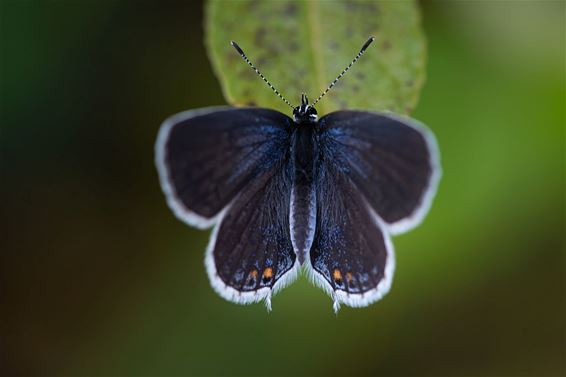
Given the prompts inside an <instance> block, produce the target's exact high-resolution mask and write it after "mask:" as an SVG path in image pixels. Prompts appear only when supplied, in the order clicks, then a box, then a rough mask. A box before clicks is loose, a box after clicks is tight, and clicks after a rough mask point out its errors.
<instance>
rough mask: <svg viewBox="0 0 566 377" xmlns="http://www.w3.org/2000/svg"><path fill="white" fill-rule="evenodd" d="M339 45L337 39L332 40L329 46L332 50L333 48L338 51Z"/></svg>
mask: <svg viewBox="0 0 566 377" xmlns="http://www.w3.org/2000/svg"><path fill="white" fill-rule="evenodd" d="M338 47H339V45H338V42H336V41H330V42H328V48H329V49H330V50H332V51H337V50H338Z"/></svg>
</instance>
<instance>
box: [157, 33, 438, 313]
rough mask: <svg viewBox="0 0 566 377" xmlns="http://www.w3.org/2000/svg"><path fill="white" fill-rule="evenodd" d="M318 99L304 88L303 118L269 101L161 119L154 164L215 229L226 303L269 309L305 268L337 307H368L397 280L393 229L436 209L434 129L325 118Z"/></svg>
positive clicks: (360, 114) (359, 117)
mask: <svg viewBox="0 0 566 377" xmlns="http://www.w3.org/2000/svg"><path fill="white" fill-rule="evenodd" d="M372 40H373V39H372V38H370V40H368V42H366V44H365V45H364V46H363V48H362V50H361V51H360V53H358V55H357V56H356V58H355V59H354V61H353V62H352V63H351V64H350V66H351V65H352V64H353V63H354V62H355V61H356V60H357V59H358V58H359V56H360V55H361V54H362V53H363V51H364V50H365V48H367V46H368V45H369V43H371V41H372ZM233 46H234V47H235V48H236V50H237V51H238V53H240V54H241V55H242V57H243V58H244V59H245V60H246V61H247V62H248V64H249V65H250V66H251V67H252V68H253V69H254V70H256V72H257V73H258V74H259V75H260V76H261V77H262V78H263V79H264V81H266V82H267V80H266V79H265V77H263V75H261V73H259V71H257V69H256V68H255V66H253V64H251V62H250V61H249V59H247V57H246V56H245V54H244V53H243V51H242V50H241V48H239V46H237V45H236V44H235V43H233ZM350 66H348V68H346V69H345V70H344V71H343V72H342V73H341V74H340V76H339V77H338V78H340V77H341V76H342V75H343V74H344V73H345V72H346V71H347V69H349V67H350ZM338 78H337V79H336V80H334V81H333V83H332V84H331V85H330V87H329V88H331V87H332V86H333V85H334V84H335V83H336V81H337V80H338ZM268 84H269V83H268ZM269 85H270V87H272V86H271V84H269ZM272 89H273V90H274V91H275V93H276V94H277V95H279V96H280V97H281V98H282V99H283V100H284V101H285V102H286V103H287V104H289V102H288V101H287V100H285V99H284V98H283V97H282V96H281V95H280V94H279V92H277V90H276V89H275V88H273V87H272ZM327 91H328V89H327V90H326V91H325V92H324V93H323V94H322V95H321V96H319V98H318V99H317V100H316V101H315V102H314V104H316V102H317V101H318V100H319V99H320V98H322V96H323V95H324V94H325V93H326V92H327ZM314 104H310V103H309V101H308V99H307V97H306V96H305V95H304V94H303V96H302V98H301V104H300V105H299V106H296V107H294V108H293V118H290V117H288V116H287V115H284V114H282V113H280V112H278V111H275V110H270V109H262V108H234V107H214V108H205V109H197V110H190V111H185V112H182V113H180V114H177V115H174V116H172V117H170V118H169V119H167V120H166V121H165V122H164V123H163V125H162V126H161V129H160V131H159V135H158V138H157V142H156V146H155V149H156V165H157V169H158V172H159V177H160V182H161V186H162V188H163V191H164V193H165V195H166V198H167V202H168V204H169V206H170V207H171V209H172V210H173V212H174V213H175V215H176V216H177V217H178V218H179V219H181V220H182V221H184V222H186V223H188V224H189V225H193V226H197V227H199V228H208V227H214V228H213V231H212V234H211V238H210V241H209V244H208V247H207V250H206V258H205V262H206V263H205V264H206V268H207V272H208V275H209V278H210V281H211V284H212V286H213V288H214V289H215V290H216V291H217V292H218V293H219V294H220V295H221V296H222V297H224V298H226V299H227V300H230V301H232V302H236V303H242V304H246V303H252V302H258V301H261V300H265V302H266V304H267V306H268V308H271V296H272V294H273V293H275V292H277V291H278V290H279V289H281V288H283V287H284V286H286V285H287V284H289V283H290V282H292V281H293V279H294V278H295V277H296V276H297V273H298V272H299V270H301V269H302V270H304V271H305V272H306V274H307V275H308V276H309V277H310V279H311V280H312V281H313V282H314V283H316V284H317V285H318V286H320V287H321V288H323V289H324V290H325V291H326V292H327V293H328V294H330V295H331V297H332V298H333V301H334V309H335V310H338V308H339V306H340V304H346V305H349V306H354V307H359V306H366V305H369V304H370V303H372V302H375V301H376V300H379V299H380V298H381V297H383V295H384V294H386V293H387V292H388V291H389V289H390V287H391V282H392V277H393V271H394V268H395V258H394V251H393V244H392V242H391V239H390V235H391V234H398V233H402V232H405V231H407V230H409V229H411V228H413V227H415V226H416V225H418V224H419V223H420V222H421V221H422V219H423V218H424V216H425V215H426V213H427V212H428V209H429V208H430V205H431V202H432V198H433V196H434V194H435V192H436V187H437V184H438V181H439V179H440V174H441V172H440V162H439V154H438V148H437V145H436V140H435V138H434V136H433V135H432V133H431V132H430V131H429V130H428V129H427V128H426V127H425V126H424V125H422V124H420V123H419V122H417V121H415V120H413V119H410V118H406V117H400V116H397V115H393V114H389V113H381V112H370V111H354V110H342V111H336V112H333V113H330V114H327V115H324V116H322V117H321V118H320V119H319V118H318V114H317V111H316V109H315V107H314ZM289 105H290V104H289Z"/></svg>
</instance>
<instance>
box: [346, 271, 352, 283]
mask: <svg viewBox="0 0 566 377" xmlns="http://www.w3.org/2000/svg"><path fill="white" fill-rule="evenodd" d="M346 280H348V283H349V282H351V281H352V273H351V272H347V273H346Z"/></svg>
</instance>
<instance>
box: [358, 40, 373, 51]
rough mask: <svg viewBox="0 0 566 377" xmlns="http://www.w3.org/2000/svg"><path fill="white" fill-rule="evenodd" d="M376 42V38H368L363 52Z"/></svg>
mask: <svg viewBox="0 0 566 377" xmlns="http://www.w3.org/2000/svg"><path fill="white" fill-rule="evenodd" d="M374 40H375V37H374V36H370V37H369V38H368V40H367V41H366V43H364V45H363V46H362V49H361V51H362V52H363V51H365V50H366V48H368V46H369V45H370V44H371V43H372V42H373V41H374Z"/></svg>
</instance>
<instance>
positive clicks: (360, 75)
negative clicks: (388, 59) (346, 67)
mask: <svg viewBox="0 0 566 377" xmlns="http://www.w3.org/2000/svg"><path fill="white" fill-rule="evenodd" d="M356 78H358V79H360V80H364V79H365V78H366V75H365V73H363V72H360V71H358V72H356Z"/></svg>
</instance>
